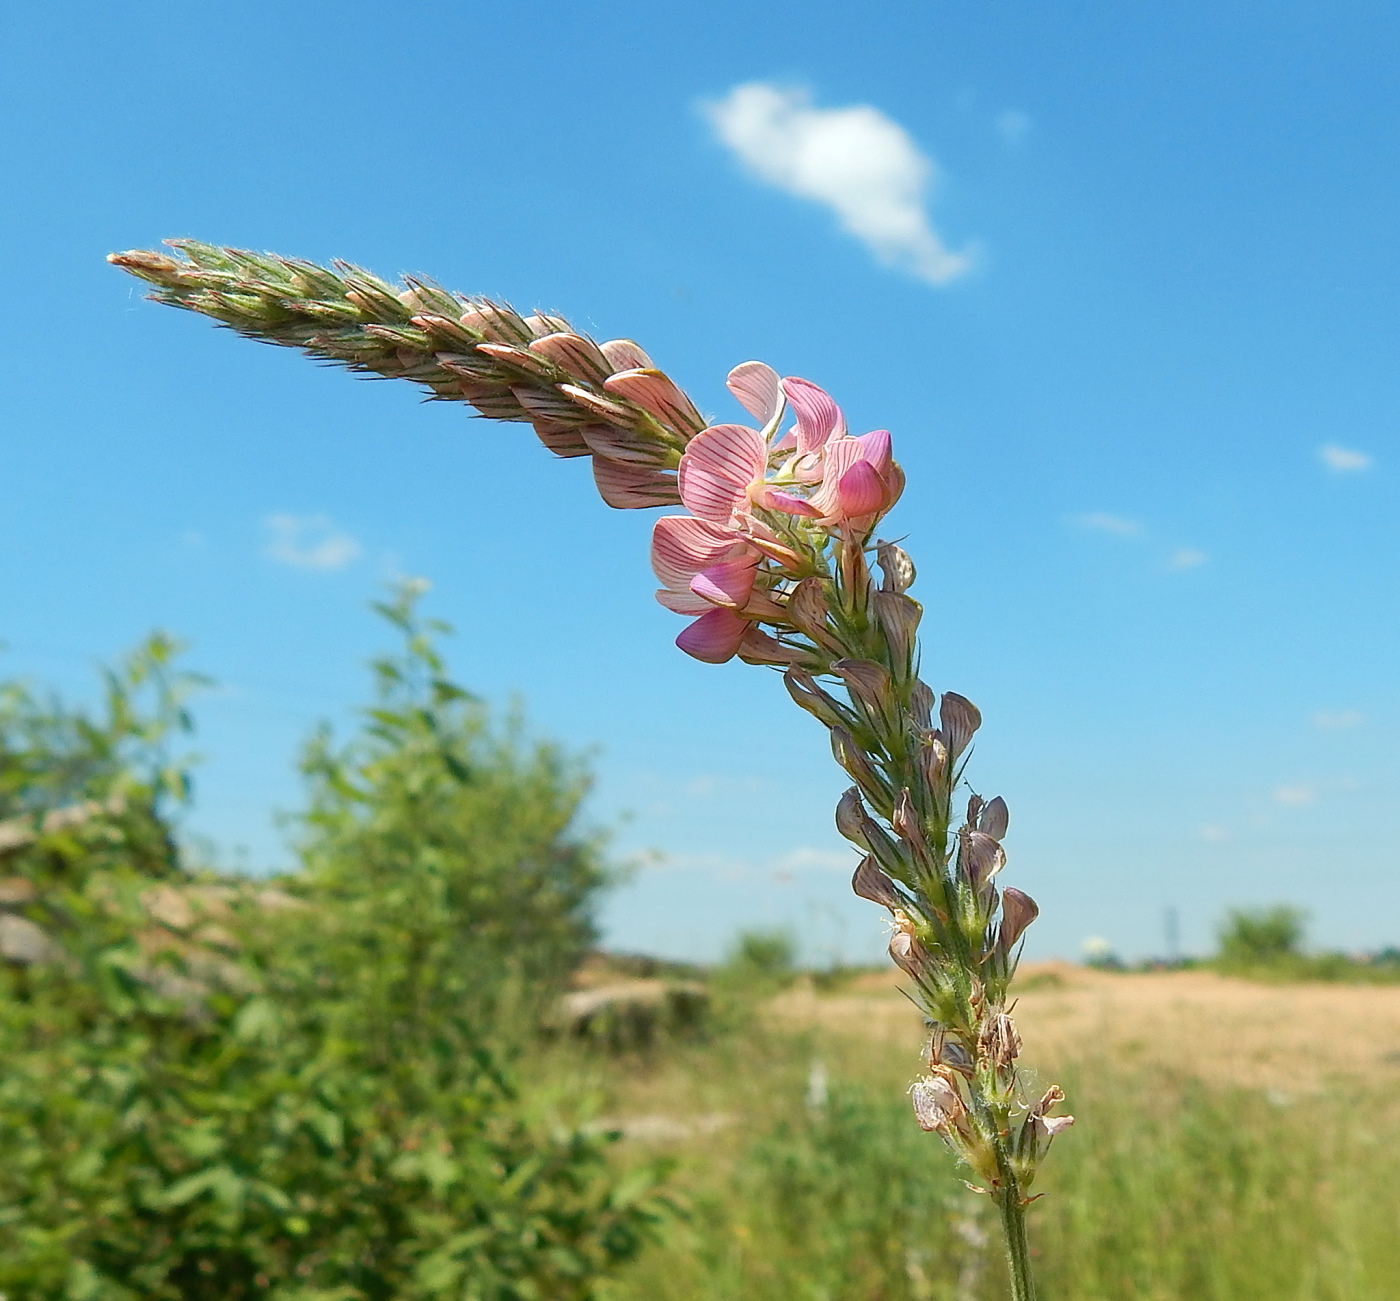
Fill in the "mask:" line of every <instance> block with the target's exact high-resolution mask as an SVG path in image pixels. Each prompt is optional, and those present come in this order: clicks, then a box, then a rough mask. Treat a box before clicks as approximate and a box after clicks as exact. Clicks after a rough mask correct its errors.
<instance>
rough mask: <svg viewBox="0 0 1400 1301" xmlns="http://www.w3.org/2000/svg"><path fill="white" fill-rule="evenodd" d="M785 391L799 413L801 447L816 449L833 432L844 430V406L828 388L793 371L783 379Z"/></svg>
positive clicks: (810, 450) (794, 410)
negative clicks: (833, 398) (837, 401)
mask: <svg viewBox="0 0 1400 1301" xmlns="http://www.w3.org/2000/svg"><path fill="white" fill-rule="evenodd" d="M783 392H784V393H786V394H787V400H788V402H789V404H790V405H791V406H792V409H793V412H794V413H795V414H796V416H797V448H798V450H799V451H801V452H814V451H816V449H817V448H819V447H820V446H821V445H822V444H823V443H824V442H826V440H827V439H828V438H830V437H831V436H832V434H834V433H836V432H837V431H839V430H844V427H845V421H844V420H843V419H842V417H841V408H840V407H838V406H837V405H836V403H835V402H834V401H833V400H832V398H831V395H830V394H829V393H828V392H827V391H826V390H825V389H820V388H818V387H817V386H816V385H815V384H813V383H812V382H811V380H805V379H798V378H797V377H796V376H795V375H790V376H788V377H787V378H786V379H785V380H783Z"/></svg>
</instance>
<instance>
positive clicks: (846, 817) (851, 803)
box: [836, 786, 869, 894]
mask: <svg viewBox="0 0 1400 1301" xmlns="http://www.w3.org/2000/svg"><path fill="white" fill-rule="evenodd" d="M868 816H869V815H868V814H867V813H866V811H865V805H864V804H862V803H861V799H860V791H859V790H857V789H856V787H854V786H852V787H851V788H850V790H848V791H847V792H846V793H845V794H844V795H842V796H841V799H840V802H839V803H838V804H837V805H836V830H837V831H839V832H840V833H841V834H842V835H843V836H845V837H846V839H847V840H849V841H852V842H853V843H854V844H857V845H865V833H864V832H863V831H862V829H861V825H862V823H863V822H864V821H865V819H866V818H867V817H868ZM866 848H869V846H866ZM856 893H857V894H859V893H860V892H859V891H857V892H856Z"/></svg>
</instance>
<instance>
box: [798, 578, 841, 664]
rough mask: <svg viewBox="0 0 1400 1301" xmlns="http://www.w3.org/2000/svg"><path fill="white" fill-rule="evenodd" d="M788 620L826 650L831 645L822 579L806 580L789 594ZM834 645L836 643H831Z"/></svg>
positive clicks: (827, 610)
mask: <svg viewBox="0 0 1400 1301" xmlns="http://www.w3.org/2000/svg"><path fill="white" fill-rule="evenodd" d="M787 608H788V618H789V619H791V620H792V622H793V624H794V625H795V626H796V627H797V629H798V630H799V631H800V632H804V633H806V634H807V636H808V637H810V638H811V639H812V640H813V641H814V642H816V643H817V644H818V645H819V646H821V647H822V648H823V649H824V650H825V649H827V648H828V643H831V635H830V630H829V629H828V628H827V622H826V619H827V614H828V613H829V608H828V606H827V603H826V593H825V592H823V591H822V580H821V579H820V578H804V579H803V580H802V581H801V582H800V583H798V584H797V586H796V587H794V588H793V589H792V591H791V592H790V593H789V594H788V601H787ZM831 644H832V645H834V643H831Z"/></svg>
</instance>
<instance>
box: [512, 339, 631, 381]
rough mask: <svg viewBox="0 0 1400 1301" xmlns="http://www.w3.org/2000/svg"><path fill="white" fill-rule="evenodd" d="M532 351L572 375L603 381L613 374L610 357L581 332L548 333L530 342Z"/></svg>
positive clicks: (583, 378)
mask: <svg viewBox="0 0 1400 1301" xmlns="http://www.w3.org/2000/svg"><path fill="white" fill-rule="evenodd" d="M530 351H531V352H537V353H539V355H540V356H541V357H547V358H548V359H549V360H550V361H552V362H553V363H554V364H555V365H556V366H558V367H559V368H560V369H561V370H566V371H568V373H569V374H570V375H573V376H575V377H577V378H578V379H582V380H589V381H591V382H593V383H601V382H602V381H603V380H605V379H607V377H608V376H609V375H611V374H612V367H611V366H610V365H609V364H608V359H607V358H606V357H605V356H603V354H602V353H601V352H599V351H598V345H597V344H596V343H594V342H593V340H592V339H585V338H584V337H583V335H581V334H568V333H565V332H563V331H561V332H559V333H558V334H546V335H545V336H544V337H543V338H541V339H536V340H535V341H534V342H533V343H531V344H530Z"/></svg>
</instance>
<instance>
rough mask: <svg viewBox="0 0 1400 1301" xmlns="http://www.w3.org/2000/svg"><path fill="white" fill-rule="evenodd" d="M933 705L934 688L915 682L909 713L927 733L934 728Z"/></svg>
mask: <svg viewBox="0 0 1400 1301" xmlns="http://www.w3.org/2000/svg"><path fill="white" fill-rule="evenodd" d="M933 704H934V695H933V688H931V687H930V686H929V684H928V683H927V682H922V681H920V682H915V683H914V685H913V687H911V688H910V690H909V713H910V715H911V716H912V717H913V719H914V722H915V724H916V725H917V726H919V727H922V728H923V729H924V730H925V731H927V730H928V729H929V728H931V727H932V726H933Z"/></svg>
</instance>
